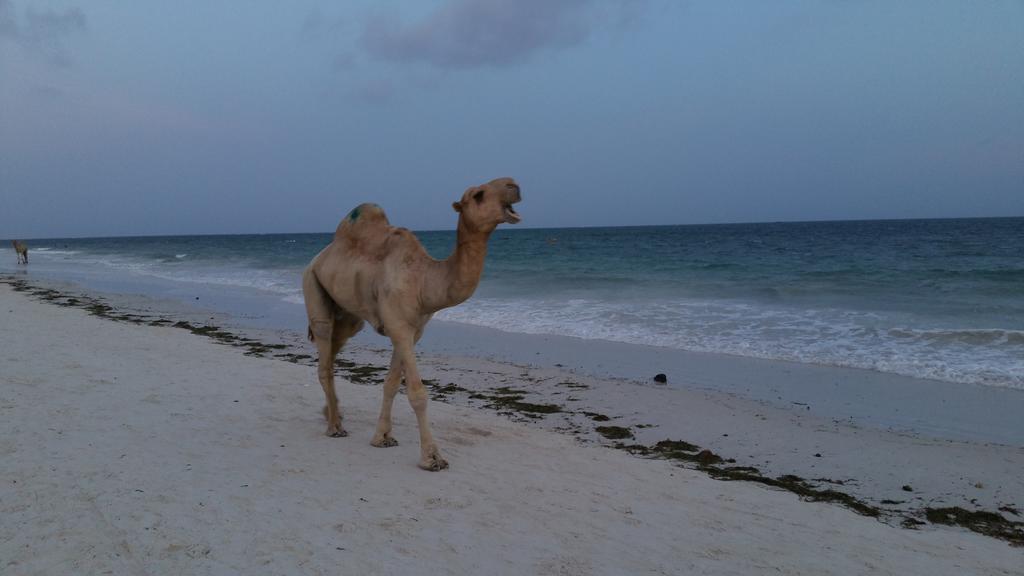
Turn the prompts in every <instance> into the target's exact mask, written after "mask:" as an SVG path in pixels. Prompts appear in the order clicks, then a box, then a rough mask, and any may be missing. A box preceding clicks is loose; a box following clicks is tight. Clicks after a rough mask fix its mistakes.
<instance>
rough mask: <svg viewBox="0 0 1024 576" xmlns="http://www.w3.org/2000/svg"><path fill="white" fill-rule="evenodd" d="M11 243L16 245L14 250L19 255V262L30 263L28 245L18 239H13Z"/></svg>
mask: <svg viewBox="0 0 1024 576" xmlns="http://www.w3.org/2000/svg"><path fill="white" fill-rule="evenodd" d="M11 245H12V246H14V252H15V253H16V254H17V255H18V264H28V246H25V245H24V244H22V243H21V242H18V241H17V240H11Z"/></svg>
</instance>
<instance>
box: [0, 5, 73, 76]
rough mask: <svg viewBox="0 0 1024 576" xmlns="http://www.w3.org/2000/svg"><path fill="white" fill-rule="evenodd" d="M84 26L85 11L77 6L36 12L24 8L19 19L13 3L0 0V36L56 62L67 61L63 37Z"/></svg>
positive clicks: (57, 63)
mask: <svg viewBox="0 0 1024 576" xmlns="http://www.w3.org/2000/svg"><path fill="white" fill-rule="evenodd" d="M85 30H86V20H85V13H84V12H82V10H80V9H78V8H68V9H67V10H64V11H61V12H57V11H54V10H45V11H42V12H37V11H35V10H33V9H31V8H29V9H27V10H25V17H24V18H23V19H20V20H19V18H18V15H17V11H16V10H15V7H14V3H13V2H11V1H10V0H0V38H7V39H10V40H13V41H14V42H15V43H17V44H19V45H20V46H21V47H22V48H23V49H25V50H26V51H27V52H30V53H33V54H37V55H40V56H42V57H43V58H45V59H46V60H48V61H50V62H51V63H53V64H56V65H58V66H69V65H70V64H71V55H70V52H69V51H68V49H67V47H66V46H65V39H66V38H67V37H68V36H71V35H73V34H77V33H81V32H85Z"/></svg>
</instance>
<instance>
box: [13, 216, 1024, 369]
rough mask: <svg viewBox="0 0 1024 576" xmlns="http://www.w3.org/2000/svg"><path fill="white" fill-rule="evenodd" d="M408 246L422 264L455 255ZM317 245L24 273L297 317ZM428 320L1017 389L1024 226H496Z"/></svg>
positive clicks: (47, 258)
mask: <svg viewBox="0 0 1024 576" xmlns="http://www.w3.org/2000/svg"><path fill="white" fill-rule="evenodd" d="M419 236H420V238H421V240H422V241H423V243H424V245H425V246H426V247H427V249H428V251H429V252H430V253H431V254H433V255H434V256H435V257H439V258H441V257H445V256H446V255H447V254H448V252H449V251H450V250H451V249H452V247H453V245H454V233H452V232H423V233H420V234H419ZM329 241H330V235H329V234H274V235H253V236H180V237H143V238H88V239H45V240H33V241H31V242H29V246H30V250H31V252H30V257H31V259H32V260H31V264H30V266H29V269H30V270H31V271H32V274H38V275H40V276H45V277H49V278H55V279H70V280H76V281H83V279H84V280H85V281H86V283H88V282H87V280H88V278H90V277H94V278H95V277H99V276H102V277H103V278H104V281H105V282H107V283H108V284H109V283H116V282H117V281H118V279H119V278H120V279H123V280H124V282H125V284H131V283H133V282H132V281H133V279H134V280H138V279H145V280H146V282H145V285H146V286H150V287H153V286H164V287H167V288H168V290H169V291H170V292H174V290H173V288H174V287H178V288H181V287H188V286H199V285H201V286H202V287H203V288H204V289H206V290H215V291H220V292H224V293H226V294H230V293H231V291H232V290H245V291H247V292H248V293H250V294H255V295H256V299H255V301H257V302H258V301H259V300H260V299H261V298H262V299H264V300H265V301H266V302H267V303H270V302H273V303H274V305H275V306H292V307H294V315H296V317H297V318H301V317H302V314H303V311H302V306H301V303H302V296H301V289H300V283H299V273H300V271H301V269H302V268H303V266H305V264H306V263H307V262H308V261H309V260H310V259H311V258H312V257H313V256H314V255H315V254H316V253H317V252H318V251H319V250H320V249H321V248H322V247H323V246H324V245H326V244H327V242H329ZM5 250H6V251H5V252H3V253H0V272H10V271H13V270H16V269H17V266H16V264H15V258H14V253H13V251H12V250H10V249H9V248H7V249H5ZM134 285H136V286H137V285H138V284H137V283H135V284H134ZM148 289H151V288H148ZM257 307H258V306H257ZM255 312H258V311H254V313H255ZM437 318H439V319H442V320H447V321H452V322H461V323H466V324H473V325H480V326H487V327H491V328H497V329H499V330H504V331H509V332H518V333H527V334H556V335H564V336H574V337H579V338H584V339H601V340H610V341H615V342H627V343H633V344H645V345H653V346H660V347H665V348H676V349H684V350H692V351H705V352H718V353H726V354H736V355H742V356H753V357H759V358H770V359H780V360H791V361H797V362H805V363H811V364H826V365H836V366H849V367H857V368H869V369H874V370H879V371H883V372H893V373H899V374H905V375H911V376H920V377H927V378H937V379H941V380H947V381H951V382H960V383H970V384H985V385H994V386H1007V387H1013V388H1022V389H1024V219H1022V218H999V219H964V220H912V221H870V222H817V223H776V224H736V225H708V226H667V227H635V228H629V227H623V228H574V229H515V228H503V229H500V230H498V231H497V232H496V233H495V235H494V236H493V237H492V240H491V244H490V251H489V254H488V261H487V266H486V270H485V273H484V277H483V279H482V282H481V284H480V287H479V289H478V291H477V293H476V294H475V295H474V297H473V298H472V299H470V300H469V301H468V302H466V303H465V304H463V305H461V306H458V307H456V308H453V309H449V310H445V311H442V312H440V313H439V314H438V315H437Z"/></svg>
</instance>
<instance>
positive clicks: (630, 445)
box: [0, 277, 1024, 543]
mask: <svg viewBox="0 0 1024 576" xmlns="http://www.w3.org/2000/svg"><path fill="white" fill-rule="evenodd" d="M0 283H3V284H7V285H8V286H11V287H12V288H13V289H15V290H19V291H21V292H26V293H28V294H32V295H33V297H34V298H36V299H42V300H44V301H49V302H50V303H52V304H56V305H60V306H71V307H78V308H82V309H85V310H87V311H88V312H90V313H91V314H93V315H96V316H100V317H103V318H107V319H111V320H116V321H120V322H130V323H134V324H147V325H153V326H174V327H177V328H182V329H185V330H187V331H189V332H192V333H194V334H199V335H204V336H207V337H209V338H211V339H213V340H214V341H217V342H220V343H222V344H228V345H231V346H235V347H239V348H242V349H243V350H244V354H245V355H249V356H257V357H266V358H275V359H277V360H279V361H286V362H290V363H296V364H300V365H305V366H315V351H314V350H311V349H310V347H309V346H308V345H307V344H306V343H305V342H304V340H303V339H302V338H297V337H296V336H297V335H294V334H291V335H289V334H288V333H287V331H280V330H278V331H268V330H239V329H237V328H229V329H226V328H222V327H221V324H220V323H222V322H225V321H228V320H229V317H227V316H223V315H221V316H220V317H218V316H217V315H216V314H214V315H213V316H209V315H208V314H207V313H206V312H203V311H194V313H193V314H191V315H188V314H181V313H180V311H179V314H178V315H173V314H168V313H166V312H162V311H160V310H159V307H154V306H152V304H154V303H153V302H149V303H148V304H149V305H147V304H146V300H145V299H142V301H141V303H142V304H143V305H142V306H135V307H132V306H124V305H123V304H121V305H118V303H116V302H111V303H108V302H107V299H106V298H105V297H103V296H97V295H95V294H94V293H90V292H88V291H85V292H77V291H75V292H72V291H71V290H70V289H69V288H67V287H65V289H64V290H63V291H61V290H55V289H54V288H48V287H45V286H40V285H39V284H38V283H34V282H32V281H25V280H20V279H16V278H10V277H7V278H4V277H0ZM44 284H45V283H44ZM115 300H116V298H115ZM136 304H139V302H136ZM386 354H387V351H386V350H384V349H381V348H375V347H372V346H366V345H361V346H355V347H353V348H352V349H346V350H345V351H342V354H341V355H340V356H339V358H338V360H337V361H336V373H337V375H338V376H340V377H341V378H343V379H347V380H349V381H350V382H352V383H354V384H357V385H362V386H374V385H376V384H379V383H380V382H381V381H382V380H383V375H384V372H385V370H386V366H387V355H386ZM420 357H421V360H420V364H421V372H422V373H423V376H424V378H425V380H426V381H428V385H429V386H430V388H431V391H432V392H431V396H432V398H433V399H434V400H435V401H441V402H445V403H449V404H453V405H456V406H460V407H471V408H474V409H477V410H479V409H480V408H485V409H486V410H489V411H495V412H497V413H499V414H501V415H503V416H505V417H506V418H509V419H511V420H514V421H518V422H520V423H526V424H527V425H529V426H530V427H532V428H540V429H545V430H551V431H556V432H560V433H563V434H566V435H568V436H571V437H573V438H574V439H575V441H576V442H577V443H578V444H599V445H603V446H606V447H610V448H618V449H620V450H623V451H626V452H629V453H631V454H634V455H637V456H640V457H643V458H663V459H669V460H670V461H672V462H673V463H675V464H678V465H682V466H685V467H689V468H691V469H699V470H702V471H703V472H704V473H707V474H709V475H710V476H711V477H715V478H719V479H722V480H744V481H747V482H753V483H760V484H768V485H770V486H775V487H777V488H781V489H784V490H788V491H791V492H795V493H797V494H799V495H801V497H802V498H804V499H807V500H829V501H832V502H836V503H838V504H840V505H842V506H846V507H848V508H851V509H853V510H855V511H857V512H858V513H861V514H864V515H867V516H870V517H877V518H879V519H881V520H882V521H884V522H886V523H889V524H892V525H902V526H904V527H910V528H912V527H916V526H923V525H926V524H927V523H936V522H938V523H944V522H950V523H954V524H959V525H962V526H965V527H968V528H971V529H974V530H976V531H980V532H983V533H984V532H988V533H989V534H990V535H995V536H997V537H1001V538H1003V539H1006V540H1008V541H1011V542H1014V541H1016V542H1018V543H1024V523H1020V522H1019V520H1020V518H1021V516H1020V509H1021V508H1022V507H1024V506H1022V504H1024V479H1021V478H1019V477H1018V476H1019V475H1018V474H1017V471H1019V470H1020V469H1024V449H1022V448H1021V447H1019V446H1004V445H998V444H990V443H972V442H963V441H949V440H934V439H929V438H924V437H921V436H920V435H908V434H905V433H902V434H897V433H893V432H888V431H883V430H877V429H871V428H864V427H859V426H852V425H850V423H849V422H845V421H842V420H841V419H836V418H827V417H821V416H819V415H818V414H817V413H814V411H812V410H811V409H810V408H811V407H810V406H800V407H794V408H780V407H778V406H775V405H771V404H769V403H767V402H765V401H763V400H752V399H749V398H745V397H742V396H740V395H738V394H734V393H726V392H720V391H710V390H706V389H692V390H691V389H685V388H682V389H680V388H668V387H663V386H657V385H655V384H653V383H652V384H642V383H637V382H631V381H627V380H623V379H612V378H596V377H593V376H589V375H586V374H580V373H575V372H572V371H569V370H566V369H559V368H537V367H533V366H527V365H523V364H512V363H508V362H494V361H491V360H484V359H479V358H469V357H456V356H439V355H436V354H422V353H421V354H420ZM311 383H312V384H315V383H316V382H315V378H314V379H313V380H312V381H311ZM308 385H309V383H304V386H308ZM318 391H319V390H318V389H317V392H318ZM399 402H401V399H399ZM343 406H344V400H343ZM623 407H628V408H629V409H628V410H625V411H624V410H623V409H622V408H623ZM680 415H683V418H680ZM908 488H909V490H908ZM808 505H813V504H808ZM997 518H998V519H1001V520H997Z"/></svg>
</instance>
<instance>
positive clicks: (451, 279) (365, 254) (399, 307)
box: [302, 178, 521, 471]
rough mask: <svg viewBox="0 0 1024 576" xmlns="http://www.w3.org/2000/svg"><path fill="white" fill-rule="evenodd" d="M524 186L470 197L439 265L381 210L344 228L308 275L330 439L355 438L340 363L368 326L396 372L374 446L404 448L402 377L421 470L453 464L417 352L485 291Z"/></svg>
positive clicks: (356, 212)
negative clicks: (397, 420)
mask: <svg viewBox="0 0 1024 576" xmlns="http://www.w3.org/2000/svg"><path fill="white" fill-rule="evenodd" d="M520 199H521V196H520V192H519V185H518V184H516V183H515V181H513V180H512V179H511V178H498V179H495V180H491V181H490V182H488V183H486V184H482V185H480V186H473V187H471V188H469V189H468V190H466V192H465V193H464V194H463V195H462V199H461V200H459V201H458V202H455V203H453V204H452V207H453V208H454V209H455V212H457V213H458V214H459V221H458V228H457V235H456V238H457V243H456V247H455V250H454V252H452V254H451V256H449V257H448V258H447V259H446V260H435V259H434V258H431V257H430V255H429V254H427V251H426V250H425V249H424V248H423V245H422V244H420V242H419V240H418V239H417V238H416V236H415V235H414V234H413V233H412V232H410V231H409V230H407V229H405V228H396V227H393V226H391V225H390V223H389V222H388V219H387V217H386V216H385V215H384V210H383V209H381V207H380V206H377V205H376V204H360V205H359V206H357V207H356V208H354V209H353V210H352V211H351V212H349V213H348V215H347V216H346V217H345V218H343V219H342V221H341V223H340V224H338V228H337V230H336V231H335V233H334V239H333V240H332V241H331V243H330V244H328V245H327V247H326V248H324V249H323V250H322V251H321V252H320V253H319V254H317V255H316V257H314V258H313V261H312V262H310V264H309V266H308V267H307V268H306V269H305V271H304V272H303V274H302V291H303V295H304V297H305V301H306V312H307V314H308V316H309V334H308V335H309V339H310V341H312V342H314V343H315V344H316V347H317V353H318V355H319V358H318V363H317V377H318V379H319V380H320V385H321V386H323V389H324V395H325V396H326V397H327V405H326V407H325V408H324V415H325V416H326V418H327V435H328V436H331V437H342V436H347V435H348V433H347V432H346V431H345V429H344V428H343V427H342V425H341V414H340V413H339V411H338V398H337V396H336V395H335V392H334V357H335V356H336V355H337V354H338V351H339V350H341V347H342V346H343V345H344V344H345V342H346V341H347V340H348V339H349V338H351V337H352V336H354V335H355V334H356V333H357V332H359V330H361V329H362V327H363V323H364V322H369V323H370V325H371V326H373V328H374V329H376V330H377V332H378V333H380V334H381V335H382V336H386V337H388V338H390V339H391V344H392V353H391V366H390V368H389V370H388V374H387V377H386V378H385V380H384V398H383V402H382V403H381V409H380V417H379V418H378V419H377V427H376V430H375V431H374V434H373V439H372V440H371V441H370V444H371V445H373V446H376V447H378V448H386V447H390V446H397V445H398V441H397V440H395V438H394V437H392V436H391V406H392V404H393V403H394V399H395V394H396V393H397V392H398V387H399V384H400V383H401V380H402V375H403V373H404V375H405V384H406V390H407V395H408V397H409V404H410V405H411V406H412V409H413V411H414V412H415V413H416V421H417V424H418V425H419V432H420V461H419V467H420V468H423V469H424V470H430V471H438V470H443V469H445V468H447V467H448V462H447V461H445V460H444V458H442V457H441V453H440V452H439V451H438V449H437V445H436V444H435V443H434V438H433V436H432V435H431V433H430V425H429V423H428V421H427V391H426V389H425V388H424V386H423V380H422V379H421V378H420V374H419V371H418V370H417V368H416V356H415V351H414V347H415V345H416V343H417V342H418V341H419V339H420V337H421V336H422V335H423V329H424V327H425V326H426V325H427V322H428V321H430V318H431V317H432V316H433V315H434V313H435V312H437V311H438V310H441V309H443V308H449V307H451V306H455V305H457V304H460V303H462V302H464V301H466V299H468V298H469V297H470V296H472V294H473V292H474V291H475V290H476V287H477V284H479V282H480V274H481V273H482V272H483V268H484V257H485V256H486V255H487V240H488V238H489V237H490V235H491V233H492V232H493V231H494V229H495V228H497V227H498V225H499V224H502V223H509V224H516V223H518V222H519V220H520V217H519V214H518V213H517V212H516V211H515V210H514V209H513V208H512V205H513V204H515V203H516V202H519V201H520Z"/></svg>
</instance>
